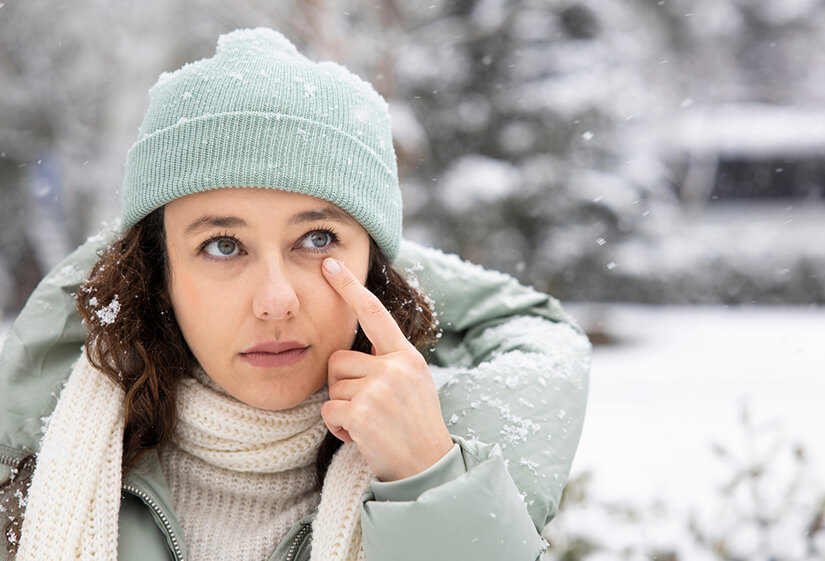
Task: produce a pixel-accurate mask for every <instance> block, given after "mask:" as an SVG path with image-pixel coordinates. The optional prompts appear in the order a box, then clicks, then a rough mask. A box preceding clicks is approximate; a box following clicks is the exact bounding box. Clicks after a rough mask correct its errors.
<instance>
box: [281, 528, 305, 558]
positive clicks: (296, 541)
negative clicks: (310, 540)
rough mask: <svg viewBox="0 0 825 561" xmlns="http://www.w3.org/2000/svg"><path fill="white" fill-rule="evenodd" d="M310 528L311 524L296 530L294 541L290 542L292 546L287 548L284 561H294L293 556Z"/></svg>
mask: <svg viewBox="0 0 825 561" xmlns="http://www.w3.org/2000/svg"><path fill="white" fill-rule="evenodd" d="M311 528H312V525H311V524H306V525H305V526H304V527H303V528H301V529H300V530H298V533H297V534H296V535H295V539H293V540H292V544H291V545H290V546H289V551H288V552H287V554H286V559H285V560H284V561H295V556H296V555H297V554H298V549H299V548H300V547H301V544H302V543H303V541H304V538H305V537H306V535H307V534H308V533H309V530H310V529H311Z"/></svg>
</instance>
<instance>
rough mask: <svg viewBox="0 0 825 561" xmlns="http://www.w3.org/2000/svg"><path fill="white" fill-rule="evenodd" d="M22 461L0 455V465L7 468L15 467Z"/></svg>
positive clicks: (14, 457)
mask: <svg viewBox="0 0 825 561" xmlns="http://www.w3.org/2000/svg"><path fill="white" fill-rule="evenodd" d="M22 459H23V458H18V457H16V456H7V455H5V454H0V463H4V464H6V465H7V466H9V467H13V466H16V465H17V464H18V463H20V460H22Z"/></svg>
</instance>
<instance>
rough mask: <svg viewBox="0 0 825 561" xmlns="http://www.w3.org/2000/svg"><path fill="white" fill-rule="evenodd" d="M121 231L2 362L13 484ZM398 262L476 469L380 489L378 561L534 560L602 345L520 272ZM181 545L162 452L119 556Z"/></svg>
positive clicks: (440, 261) (3, 470)
mask: <svg viewBox="0 0 825 561" xmlns="http://www.w3.org/2000/svg"><path fill="white" fill-rule="evenodd" d="M111 235H112V233H111V232H109V233H107V234H103V233H102V234H100V235H98V236H96V237H93V238H90V239H89V240H88V241H87V242H86V243H85V244H84V245H82V246H81V247H80V248H78V249H77V250H76V251H75V252H74V253H72V254H71V255H70V256H69V257H67V258H66V259H65V260H64V261H63V262H62V263H61V264H60V265H58V266H57V267H56V268H55V269H54V270H53V271H52V272H51V273H50V274H49V275H47V276H46V277H45V278H44V279H43V280H42V281H41V283H40V284H39V285H38V287H37V288H36V289H35V291H34V292H33V293H32V295H31V297H30V298H29V301H28V302H27V304H26V306H25V308H24V309H23V311H22V312H21V313H20V315H19V316H18V318H17V320H16V321H15V323H14V324H13V325H12V327H11V330H10V332H9V334H8V336H7V339H6V341H5V344H4V346H3V350H2V355H0V482H2V481H5V480H7V479H8V477H9V474H10V466H12V465H14V464H15V463H16V462H17V461H19V459H20V458H22V457H24V456H25V455H27V454H30V453H31V452H33V451H36V450H37V449H38V444H39V441H40V438H41V436H42V429H41V426H42V419H43V418H44V417H46V416H48V415H49V414H50V412H51V410H52V409H53V408H54V405H55V403H56V400H57V396H58V395H59V392H60V388H61V386H62V384H63V383H64V381H65V379H66V377H67V376H68V374H69V372H70V371H71V366H72V364H73V363H74V361H75V360H76V359H77V358H78V356H79V354H80V349H81V346H82V344H83V342H84V340H85V337H86V332H85V329H84V327H83V326H82V324H81V323H80V320H79V317H78V316H77V313H76V311H75V308H74V299H73V293H74V292H75V291H77V290H78V287H79V285H80V283H81V282H82V280H83V279H84V278H85V276H86V274H87V272H88V270H89V269H90V268H91V266H92V264H93V263H94V262H95V261H96V260H97V259H98V252H100V251H101V250H102V249H103V248H104V247H105V244H106V241H107V239H109V237H110V236H111ZM395 266H396V268H398V269H399V270H402V271H405V272H407V273H408V274H409V275H413V276H414V277H415V278H417V281H418V283H419V284H420V287H421V288H422V289H423V290H424V291H425V292H426V293H427V294H428V295H429V296H430V297H431V298H432V300H433V301H434V303H435V311H436V314H437V319H438V321H439V325H440V327H441V329H442V331H443V336H442V338H441V340H440V341H439V343H438V345H437V346H436V348H435V350H434V352H433V353H432V354H431V356H429V357H428V361H429V362H430V364H431V370H432V372H433V376H434V378H435V380H436V384H437V385H438V386H439V387H440V389H439V395H440V399H441V406H442V412H443V414H444V418H445V421H446V422H447V426H448V428H449V430H450V432H451V434H453V435H454V440H455V441H456V442H457V443H458V444H459V445H460V452H461V454H460V459H461V463H463V472H462V473H459V474H455V473H453V474H452V475H450V476H449V478H447V479H445V474H444V472H443V470H441V471H440V472H439V471H438V470H428V472H425V474H422V477H421V478H418V481H416V482H415V484H414V485H413V486H412V487H410V488H408V489H407V491H406V493H407V494H408V496H407V497H405V498H404V500H376V499H375V496H374V494H373V493H372V492H370V493H367V494H366V495H365V496H364V497H363V504H362V509H361V514H362V528H363V535H364V542H365V548H366V551H367V555H368V559H369V561H389V560H392V561H405V560H408V559H409V560H412V559H423V558H426V559H431V560H433V561H439V560H442V559H443V560H451V561H454V560H456V559H474V560H487V559H490V560H501V559H508V560H512V561H520V560H524V561H534V560H535V559H536V558H537V557H538V556H539V555H540V553H541V551H542V549H543V540H542V539H541V536H540V532H541V530H542V529H543V528H544V526H545V525H546V524H547V523H548V522H549V521H550V519H551V518H552V517H553V516H554V515H555V513H556V509H557V507H558V504H559V500H560V498H561V493H562V490H563V488H564V485H565V483H566V480H567V476H568V473H569V470H570V465H571V463H572V460H573V456H574V453H575V450H576V447H577V445H578V440H579V436H580V434H581V427H582V422H583V419H584V411H585V403H586V396H587V381H588V370H589V359H590V345H589V342H588V341H587V338H586V337H585V336H584V335H583V334H582V333H581V331H580V330H579V329H578V328H577V327H576V326H575V324H574V323H573V322H572V321H571V320H570V318H569V317H568V316H567V315H566V314H565V313H564V311H563V310H562V308H561V307H560V305H559V304H558V302H557V301H556V300H555V299H553V298H552V297H549V296H547V295H545V294H542V293H539V292H537V291H535V290H533V289H531V288H528V287H524V286H522V285H520V284H518V283H517V282H516V281H515V280H514V279H513V278H511V277H509V276H506V275H503V274H501V273H497V272H493V271H487V270H484V269H482V268H480V267H478V266H476V265H472V264H469V263H467V262H464V261H461V260H460V259H459V258H457V257H456V256H452V255H447V254H443V253H441V252H439V251H437V250H432V249H425V248H423V247H421V246H418V245H415V244H413V243H410V242H404V243H403V244H402V251H401V255H400V257H399V259H398V260H397V261H396V264H395ZM484 443H490V444H484ZM459 465H460V464H459ZM430 472H431V473H430ZM410 489H412V490H410ZM410 493H411V494H410ZM6 499H8V497H6ZM2 500H4V498H3V497H2V496H0V502H2ZM525 506H526V508H525ZM312 518H313V516H309V517H307V518H305V519H303V520H301V521H299V522H298V523H296V524H295V525H294V527H293V528H292V529H291V530H290V532H289V533H288V535H287V536H286V537H285V538H284V539H283V540H282V541H281V543H280V545H279V546H278V547H277V549H276V551H275V552H274V553H273V554H272V556H271V558H270V559H271V560H272V561H284V560H289V561H306V560H308V559H309V550H310V547H309V542H310V536H311V521H312ZM181 536H182V533H181V529H180V526H179V523H178V521H177V518H176V516H175V513H174V511H173V509H172V506H171V495H170V493H169V489H168V487H167V486H166V482H165V479H164V477H163V474H162V472H161V470H160V465H159V462H158V460H157V456H156V455H155V454H148V455H147V456H146V457H145V459H144V461H143V462H142V463H141V465H140V466H139V468H137V469H133V470H131V471H129V472H128V473H127V474H125V476H124V479H123V499H122V502H121V511H120V521H119V543H118V556H119V559H121V560H123V561H129V560H132V559H135V560H137V559H140V560H155V559H175V560H182V559H185V558H186V552H185V544H184V543H183V542H182V539H181ZM6 556H7V552H6V551H5V549H4V548H0V560H4V559H6Z"/></svg>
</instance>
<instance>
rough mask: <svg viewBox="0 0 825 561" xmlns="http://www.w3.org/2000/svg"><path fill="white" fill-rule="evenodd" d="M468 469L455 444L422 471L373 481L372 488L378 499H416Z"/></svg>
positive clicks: (397, 500) (459, 449) (398, 500)
mask: <svg viewBox="0 0 825 561" xmlns="http://www.w3.org/2000/svg"><path fill="white" fill-rule="evenodd" d="M466 471H467V468H466V466H465V465H464V458H463V457H462V455H461V448H460V447H459V445H458V444H453V447H452V448H451V449H450V451H449V452H447V453H446V454H444V456H442V457H441V459H440V460H438V461H437V462H436V463H434V464H433V465H431V466H430V467H428V468H427V469H425V470H424V471H422V472H421V473H417V474H415V475H412V476H410V477H406V478H404V479H399V480H398V481H386V482H384V481H372V482H370V488H371V489H372V492H373V494H374V495H375V500H376V501H396V502H400V501H415V500H416V499H418V497H420V496H421V494H422V493H424V491H429V490H430V489H434V488H435V487H438V486H439V485H443V484H444V483H447V482H449V481H452V480H453V479H455V478H456V477H458V476H459V475H461V474H463V473H466Z"/></svg>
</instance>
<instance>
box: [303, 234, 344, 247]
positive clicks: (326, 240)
mask: <svg viewBox="0 0 825 561" xmlns="http://www.w3.org/2000/svg"><path fill="white" fill-rule="evenodd" d="M337 241H338V236H336V235H335V232H332V231H331V230H313V231H312V232H309V233H308V234H306V235H305V236H304V237H303V238H301V242H300V246H301V247H302V248H304V249H309V250H316V251H317V250H325V249H329V248H330V247H331V246H333V245H335V243H336V242H337Z"/></svg>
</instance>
